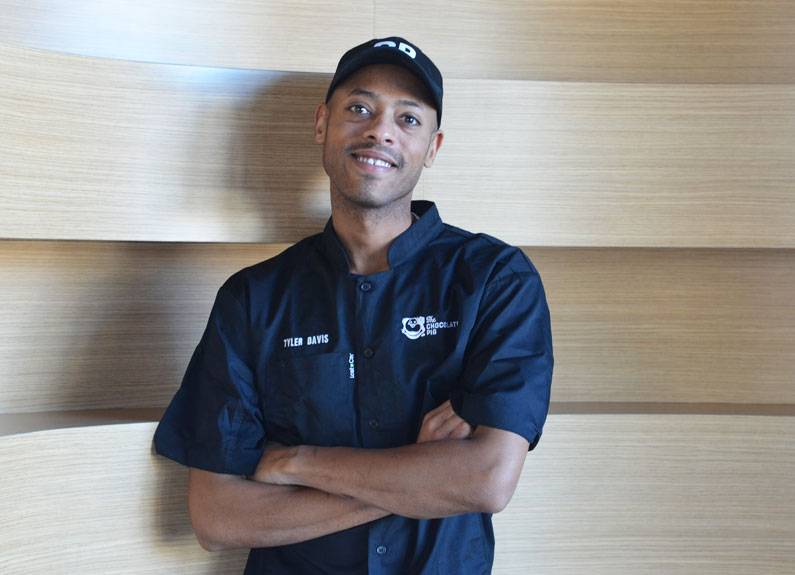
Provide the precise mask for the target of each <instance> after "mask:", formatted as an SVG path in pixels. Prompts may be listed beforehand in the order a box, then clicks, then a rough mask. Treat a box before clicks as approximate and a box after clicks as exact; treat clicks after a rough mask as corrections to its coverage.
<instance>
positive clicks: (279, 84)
mask: <svg viewBox="0 0 795 575" xmlns="http://www.w3.org/2000/svg"><path fill="white" fill-rule="evenodd" d="M203 70H204V74H205V75H202V76H199V77H198V78H196V81H200V82H203V84H202V85H201V86H200V87H198V89H197V92H199V91H200V92H201V93H202V99H201V102H200V103H199V104H198V108H197V109H196V113H195V114H192V115H191V116H192V117H194V118H195V119H196V122H198V123H199V125H198V126H195V127H194V130H195V131H196V132H197V133H199V134H202V136H200V137H198V138H196V139H195V140H194V141H193V142H192V144H193V149H192V150H191V154H190V156H191V157H192V158H194V160H193V163H194V165H197V166H203V165H210V164H213V163H218V162H221V163H222V165H220V166H216V167H215V168H216V169H211V170H208V171H207V172H206V173H207V174H210V175H211V178H218V179H219V180H220V181H201V182H197V181H195V180H194V179H192V178H191V177H190V175H186V177H185V178H184V179H183V182H190V184H191V187H192V189H185V191H184V192H183V194H182V196H183V205H182V206H181V210H180V211H182V212H184V213H189V214H196V209H197V207H199V208H200V209H201V213H199V214H198V216H199V218H198V220H199V222H200V223H201V222H206V223H208V224H209V225H212V226H218V225H221V226H224V229H223V230H217V231H216V232H213V231H210V233H209V234H207V236H208V237H217V236H218V235H219V234H220V235H221V236H222V237H224V238H234V241H256V242H268V243H288V242H289V243H293V242H296V241H298V240H300V239H302V238H304V237H306V236H308V235H311V234H313V233H316V232H317V231H318V230H320V229H322V227H323V225H324V224H325V222H326V219H327V218H328V215H329V213H330V207H329V199H328V179H327V178H326V176H325V173H324V172H323V169H322V164H321V147H320V146H318V145H317V144H315V142H314V132H313V126H314V116H315V109H316V107H317V105H318V104H319V103H321V102H322V101H323V98H324V97H325V91H326V88H327V86H328V82H329V80H330V77H329V76H327V75H325V74H298V73H283V72H261V71H250V70H218V69H211V70H209V72H208V71H207V69H203ZM207 74H210V76H209V77H208V76H207ZM216 91H218V92H219V93H220V94H219V95H222V96H223V98H221V99H222V100H223V102H221V103H219V102H218V101H217V100H215V99H214V98H213V97H212V96H213V94H214V93H215V92H216ZM219 116H220V118H219ZM183 185H184V184H183ZM196 188H198V189H196ZM197 192H198V193H197ZM203 192H206V193H207V198H206V201H204V198H202V193H203ZM192 235H196V234H192ZM198 235H199V236H200V237H202V236H204V235H205V234H204V233H200V234H198Z"/></svg>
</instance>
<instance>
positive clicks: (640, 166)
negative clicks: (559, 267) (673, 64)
mask: <svg viewBox="0 0 795 575" xmlns="http://www.w3.org/2000/svg"><path fill="white" fill-rule="evenodd" d="M444 123H445V124H446V132H447V135H446V138H445V140H444V145H443V146H442V149H441V150H440V152H439V155H438V156H437V161H436V163H435V164H434V166H433V168H432V169H430V170H428V171H427V172H426V173H425V175H424V176H423V178H424V187H423V189H422V192H421V193H422V194H423V195H425V196H427V197H429V198H433V199H435V200H437V201H438V203H439V205H440V207H441V208H442V210H443V213H445V214H447V217H448V218H450V219H451V220H454V221H456V223H457V224H458V225H461V226H462V227H464V228H467V229H473V230H482V231H486V232H488V233H491V234H494V235H497V236H499V237H500V238H502V239H504V240H506V241H508V242H510V243H514V244H518V245H560V246H633V247H641V246H655V247H769V248H781V247H793V246H795V86H712V85H701V86H695V85H691V86H686V85H654V86H650V85H628V84H558V83H528V82H476V81H464V80H458V81H453V82H448V89H447V92H446V103H445V118H444Z"/></svg>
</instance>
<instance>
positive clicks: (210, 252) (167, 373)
mask: <svg viewBox="0 0 795 575" xmlns="http://www.w3.org/2000/svg"><path fill="white" fill-rule="evenodd" d="M283 247H284V246H259V245H235V246H233V247H232V248H231V249H230V247H229V246H216V245H212V244H209V245H193V244H138V243H129V244H127V243H83V242H0V262H2V269H3V272H2V273H1V274H0V308H2V309H3V310H4V312H3V315H2V319H0V326H2V327H0V413H3V412H5V413H20V412H30V411H33V412H35V411H56V410H68V409H109V408H119V407H126V408H144V407H165V406H166V405H167V404H168V402H169V401H170V399H171V397H172V396H173V395H174V393H175V392H176V390H177V387H178V386H179V382H180V381H181V379H182V375H183V373H184V371H185V368H186V367H187V365H188V360H189V359H190V356H191V354H192V353H193V349H194V348H195V347H196V344H198V342H199V338H200V337H201V334H202V331H203V330H204V326H205V325H206V323H207V317H208V315H209V313H210V308H211V307H212V303H213V300H214V299H215V293H216V291H217V289H218V288H219V287H220V286H221V284H222V283H223V281H224V280H225V279H226V278H227V277H228V276H229V275H231V274H232V273H234V272H235V271H237V270H238V269H241V268H243V267H245V266H247V265H251V264H253V263H256V262H258V261H261V260H264V259H267V258H268V257H271V256H273V255H276V254H277V253H278V252H279V251H281V250H282V249H283Z"/></svg>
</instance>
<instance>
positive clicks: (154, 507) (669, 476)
mask: <svg viewBox="0 0 795 575" xmlns="http://www.w3.org/2000/svg"><path fill="white" fill-rule="evenodd" d="M154 428H155V424H153V423H140V424H128V425H114V426H100V427H93V428H76V429H65V430H53V431H45V432H37V433H30V434H21V435H15V436H8V437H0V461H2V462H3V463H2V465H3V472H4V473H3V476H4V478H5V480H4V482H3V484H2V485H0V569H2V571H3V572H4V573H5V572H8V573H15V574H20V575H25V574H28V573H30V574H33V573H42V572H45V571H46V572H49V573H58V574H60V573H64V574H66V573H86V574H92V573H103V574H105V573H136V574H137V573H164V574H165V573H169V574H173V573H219V574H225V573H240V572H241V570H242V561H243V559H244V557H243V554H242V553H233V554H208V553H205V552H203V551H201V550H200V548H199V547H198V545H197V544H196V543H195V540H194V538H193V533H192V531H191V528H190V523H189V519H188V516H187V501H186V485H187V474H186V470H185V469H184V468H182V467H181V466H179V465H178V464H176V463H173V462H170V461H168V460H165V459H163V458H160V457H157V456H155V455H153V454H152V452H151V447H150V446H151V438H152V434H153V432H154ZM793 434H795V418H791V417H790V418H786V417H785V418H780V417H779V418H768V417H743V416H737V417H735V416H673V415H644V416H615V415H613V416H610V415H607V416H606V415H561V416H551V417H550V418H549V420H548V421H547V425H546V428H545V431H544V437H543V438H542V441H541V443H540V444H539V447H538V448H537V449H536V450H535V451H534V452H532V453H530V454H529V455H528V460H527V462H526V464H525V467H524V471H523V473H522V477H521V479H520V484H519V487H518V488H517V491H516V494H515V495H514V498H513V500H512V501H511V503H510V504H509V506H508V508H507V509H506V510H505V511H504V512H502V513H501V514H498V515H496V516H495V518H494V524H495V535H496V539H497V550H496V559H495V569H494V573H495V575H524V574H525V573H527V572H529V571H532V572H533V573H539V574H541V575H545V574H555V573H574V572H587V573H589V574H594V575H600V574H603V573H604V574H608V573H609V574H611V575H614V574H626V575H634V574H637V573H649V574H651V573H655V574H656V573H661V572H664V573H675V574H688V575H690V574H692V575H703V574H715V575H757V574H758V573H786V572H787V569H788V568H789V566H791V557H792V553H793V551H795V548H793V545H795V543H793V541H795V484H793V482H792V477H793V474H795V443H793V442H791V441H789V442H788V441H782V437H792V436H793Z"/></svg>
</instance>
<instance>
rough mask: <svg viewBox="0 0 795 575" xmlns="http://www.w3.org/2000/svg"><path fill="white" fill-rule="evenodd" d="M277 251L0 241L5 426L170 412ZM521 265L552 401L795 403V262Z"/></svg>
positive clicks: (567, 253)
mask: <svg viewBox="0 0 795 575" xmlns="http://www.w3.org/2000/svg"><path fill="white" fill-rule="evenodd" d="M283 247H284V246H269V245H263V246H260V245H241V244H222V245H215V244H170V243H165V244H160V243H152V244H147V243H129V244H128V243H115V242H110V243H103V242H97V243H95V242H43V241H42V242H22V241H6V242H0V262H2V273H0V307H1V308H2V309H3V310H4V313H3V314H2V317H0V413H25V412H39V411H58V410H86V409H113V408H158V407H159V408H163V407H165V406H166V405H167V403H168V401H169V400H170V399H171V397H172V395H173V393H174V392H175V391H176V388H177V386H178V385H179V382H180V380H181V378H182V375H183V373H184V370H185V367H186V366H187V363H188V360H189V358H190V354H191V353H192V351H193V349H194V347H195V346H196V344H197V343H198V341H199V338H200V336H201V333H202V330H203V329H204V326H205V324H206V320H207V316H208V313H209V310H210V307H211V305H212V302H213V299H214V296H215V292H216V290H217V289H218V287H219V286H220V285H221V283H223V281H224V280H225V279H226V278H227V277H228V276H229V275H230V274H232V273H233V272H234V271H236V270H238V269H240V268H242V267H245V266H247V265H250V264H253V263H255V262H258V261H260V260H264V259H266V258H268V257H270V256H272V255H275V254H276V253H278V252H279V251H281V249H282V248H283ZM526 252H527V253H528V254H529V256H530V257H531V258H532V260H533V261H534V262H535V264H536V266H537V267H538V269H539V271H540V273H541V277H542V278H543V280H544V284H545V287H546V291H547V298H548V300H549V305H550V309H551V314H552V330H553V339H554V346H555V357H556V362H555V376H554V382H553V392H552V400H553V402H558V403H560V402H580V403H582V402H602V403H605V402H606V403H616V402H641V403H642V402H646V403H649V402H663V403H666V404H667V405H666V406H665V410H666V411H674V412H675V411H676V410H677V409H678V408H677V405H676V404H677V403H680V404H681V403H708V404H720V403H726V404H735V405H736V406H737V407H736V408H733V409H734V410H735V411H732V410H731V409H729V408H724V409H723V410H722V411H723V412H729V413H732V412H736V410H740V412H741V413H742V409H743V407H742V406H743V404H750V405H751V407H749V408H748V409H749V411H748V412H749V413H758V412H759V410H760V409H761V408H760V405H761V406H763V405H764V404H768V405H775V404H789V405H792V404H795V387H793V385H792V383H793V381H795V362H793V361H792V359H793V351H794V350H795V308H794V307H793V306H792V304H791V299H792V297H791V295H792V294H793V293H795V251H792V250H781V251H775V250H770V251H768V250H647V249H611V250H609V249H566V248H529V249H527V250H526ZM563 409H565V406H564V407H563ZM644 409H649V407H648V405H647V406H646V407H645V408H644ZM682 409H686V408H685V407H683V408H682ZM616 410H618V411H626V407H624V408H620V409H619V408H616Z"/></svg>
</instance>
